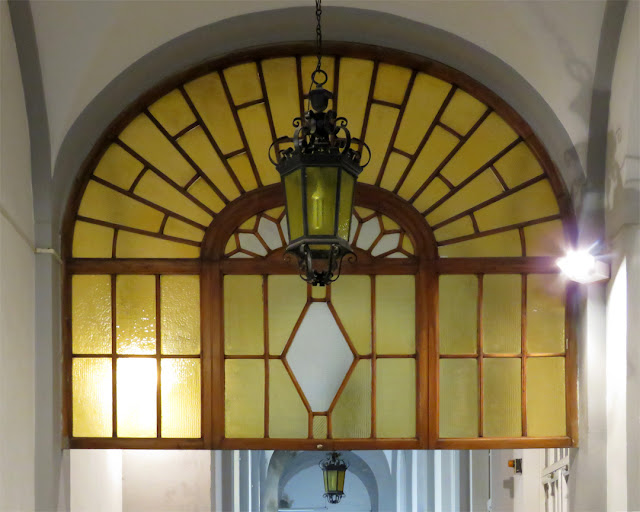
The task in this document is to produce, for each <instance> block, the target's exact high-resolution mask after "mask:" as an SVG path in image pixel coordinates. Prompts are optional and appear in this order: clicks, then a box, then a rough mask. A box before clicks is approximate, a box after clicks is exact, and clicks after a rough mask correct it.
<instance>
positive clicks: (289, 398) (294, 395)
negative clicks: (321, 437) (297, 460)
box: [269, 360, 309, 439]
mask: <svg viewBox="0 0 640 512" xmlns="http://www.w3.org/2000/svg"><path fill="white" fill-rule="evenodd" d="M308 432H309V413H308V412H307V408H306V407H305V406H304V403H303V402H302V399H301V398H300V395H299V394H298V390H297V389H296V387H295V386H294V384H293V381H292V380H291V377H289V373H288V372H287V370H286V369H285V367H284V365H283V364H282V361H279V360H271V361H269V437H271V438H298V439H304V438H306V437H307V435H308Z"/></svg>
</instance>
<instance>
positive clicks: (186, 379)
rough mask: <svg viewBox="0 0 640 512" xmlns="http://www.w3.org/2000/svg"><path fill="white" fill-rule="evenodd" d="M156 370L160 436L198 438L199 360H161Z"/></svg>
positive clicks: (200, 409)
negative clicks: (157, 371) (159, 377)
mask: <svg viewBox="0 0 640 512" xmlns="http://www.w3.org/2000/svg"><path fill="white" fill-rule="evenodd" d="M160 372H161V388H160V392H161V395H162V396H161V400H162V401H161V404H162V430H161V435H162V437H200V435H201V430H200V428H201V427H200V422H201V417H202V408H201V404H200V401H201V391H200V388H201V383H200V360H199V359H163V360H162V362H161V367H160Z"/></svg>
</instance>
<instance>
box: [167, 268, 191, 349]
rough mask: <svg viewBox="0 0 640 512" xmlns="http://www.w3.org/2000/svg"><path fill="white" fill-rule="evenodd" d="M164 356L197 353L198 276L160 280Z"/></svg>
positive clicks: (170, 277)
mask: <svg viewBox="0 0 640 512" xmlns="http://www.w3.org/2000/svg"><path fill="white" fill-rule="evenodd" d="M160 318H161V326H162V329H161V330H160V333H161V339H162V353H163V354H172V355H173V354H199V353H200V276H161V277H160Z"/></svg>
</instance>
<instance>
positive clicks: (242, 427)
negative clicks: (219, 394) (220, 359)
mask: <svg viewBox="0 0 640 512" xmlns="http://www.w3.org/2000/svg"><path fill="white" fill-rule="evenodd" d="M224 368H225V374H224V381H225V388H224V412H225V415H224V432H225V437H228V438H244V437H259V438H262V437H264V396H265V395H264V361H261V360H255V359H227V360H226V361H225V366H224Z"/></svg>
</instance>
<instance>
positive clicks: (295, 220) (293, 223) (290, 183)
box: [283, 169, 304, 240]
mask: <svg viewBox="0 0 640 512" xmlns="http://www.w3.org/2000/svg"><path fill="white" fill-rule="evenodd" d="M283 181H284V189H285V195H286V196H287V223H288V225H289V240H295V239H296V238H300V237H301V236H302V235H304V227H303V224H302V220H303V219H302V170H301V169H298V170H295V171H293V172H292V173H289V174H287V175H286V176H285V178H284V180H283Z"/></svg>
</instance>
